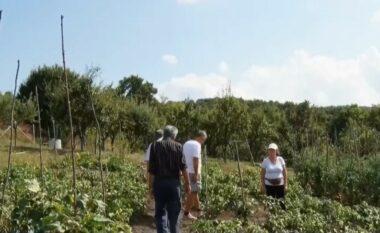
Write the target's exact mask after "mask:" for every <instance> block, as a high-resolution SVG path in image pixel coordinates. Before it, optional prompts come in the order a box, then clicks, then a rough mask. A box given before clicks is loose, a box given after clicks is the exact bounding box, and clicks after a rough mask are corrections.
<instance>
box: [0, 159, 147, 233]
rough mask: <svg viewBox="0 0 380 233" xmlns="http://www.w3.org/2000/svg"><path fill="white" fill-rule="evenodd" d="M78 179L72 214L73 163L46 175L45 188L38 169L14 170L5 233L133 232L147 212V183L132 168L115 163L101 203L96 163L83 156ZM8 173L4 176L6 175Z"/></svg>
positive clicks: (3, 225) (5, 212) (5, 208)
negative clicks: (136, 220)
mask: <svg viewBox="0 0 380 233" xmlns="http://www.w3.org/2000/svg"><path fill="white" fill-rule="evenodd" d="M78 157H79V158H80V159H79V161H78V164H80V168H81V169H80V172H79V174H78V181H77V182H78V200H77V201H78V202H77V206H78V209H79V210H78V213H77V216H76V217H74V215H73V212H72V211H73V209H72V205H73V197H72V193H71V178H70V170H69V168H68V166H67V165H68V164H69V161H68V160H67V161H66V160H64V161H63V162H62V164H56V165H55V166H53V167H51V168H48V169H46V170H45V184H46V186H45V187H43V186H42V185H41V182H40V181H38V180H37V179H36V178H35V177H37V176H38V174H39V170H38V169H37V168H34V167H29V166H16V167H13V170H12V174H11V177H10V180H11V182H10V184H11V187H10V190H9V191H8V192H7V195H6V199H5V205H4V206H3V207H2V209H3V218H2V222H1V224H0V231H1V232H131V230H132V229H131V227H130V226H129V225H128V223H129V222H130V221H131V219H132V218H137V217H138V216H140V214H142V213H143V211H144V210H145V203H146V200H145V192H146V186H145V182H144V181H143V180H142V177H143V176H142V171H140V170H138V169H136V168H135V167H134V166H133V165H132V164H130V163H128V162H126V161H124V160H120V159H119V160H118V159H116V158H112V159H111V160H110V161H113V162H109V163H114V164H119V166H120V167H119V168H120V169H111V170H112V171H110V170H109V173H108V174H107V201H106V203H104V202H103V201H101V190H100V178H99V171H98V168H97V166H95V164H97V163H96V160H95V159H94V158H91V155H89V154H80V155H79V156H78ZM3 175H4V172H2V176H3Z"/></svg>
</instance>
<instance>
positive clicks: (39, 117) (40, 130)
mask: <svg viewBox="0 0 380 233" xmlns="http://www.w3.org/2000/svg"><path fill="white" fill-rule="evenodd" d="M36 99H37V111H38V131H39V137H40V143H39V144H40V176H41V183H42V188H44V187H45V180H44V171H43V163H42V128H41V110H40V100H39V99H38V87H37V86H36Z"/></svg>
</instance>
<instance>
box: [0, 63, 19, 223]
mask: <svg viewBox="0 0 380 233" xmlns="http://www.w3.org/2000/svg"><path fill="white" fill-rule="evenodd" d="M19 70H20V60H17V71H16V78H15V88H14V91H13V98H12V111H11V125H12V124H13V120H14V111H15V102H16V90H17V79H18V72H19ZM12 128H13V127H12V126H11V136H10V137H9V149H8V165H7V173H6V174H5V177H4V184H3V190H2V193H1V208H0V218H1V216H2V215H3V208H2V207H3V206H4V195H5V190H6V187H7V183H8V179H9V174H10V170H11V155H12V150H13V142H12V139H13V129H12Z"/></svg>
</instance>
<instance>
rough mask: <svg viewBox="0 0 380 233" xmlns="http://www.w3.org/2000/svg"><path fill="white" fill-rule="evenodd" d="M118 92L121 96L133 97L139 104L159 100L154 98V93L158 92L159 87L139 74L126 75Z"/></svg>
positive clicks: (120, 82)
mask: <svg viewBox="0 0 380 233" xmlns="http://www.w3.org/2000/svg"><path fill="white" fill-rule="evenodd" d="M117 93H118V94H119V95H120V96H124V97H129V98H133V99H135V100H136V101H137V103H139V104H140V103H153V102H157V100H156V99H155V98H154V95H155V94H157V89H156V88H155V87H154V86H153V84H152V83H150V82H147V81H144V79H142V78H141V77H139V76H137V75H131V76H129V77H128V78H127V77H124V78H123V79H122V80H120V81H119V85H118V87H117Z"/></svg>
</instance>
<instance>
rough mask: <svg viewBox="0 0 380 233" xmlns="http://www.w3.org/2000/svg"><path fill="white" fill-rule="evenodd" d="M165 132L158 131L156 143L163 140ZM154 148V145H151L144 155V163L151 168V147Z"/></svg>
mask: <svg viewBox="0 0 380 233" xmlns="http://www.w3.org/2000/svg"><path fill="white" fill-rule="evenodd" d="M163 134H164V131H163V130H162V129H158V130H157V131H156V133H155V135H154V142H158V141H161V140H162V137H163ZM151 146H152V143H150V144H149V146H148V148H147V149H146V151H145V154H144V161H145V162H146V163H147V167H149V158H150V147H151Z"/></svg>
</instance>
